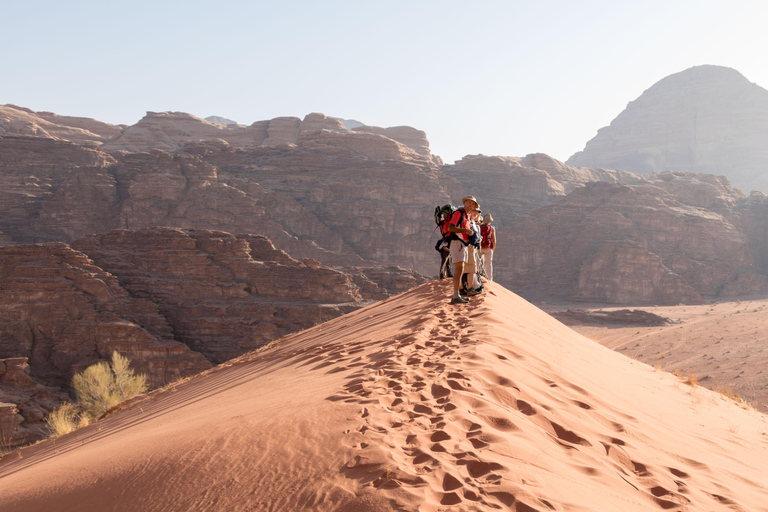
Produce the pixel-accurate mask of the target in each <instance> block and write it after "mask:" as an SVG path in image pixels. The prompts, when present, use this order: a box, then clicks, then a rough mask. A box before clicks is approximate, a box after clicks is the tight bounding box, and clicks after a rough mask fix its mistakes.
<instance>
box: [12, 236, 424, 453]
mask: <svg viewBox="0 0 768 512" xmlns="http://www.w3.org/2000/svg"><path fill="white" fill-rule="evenodd" d="M73 246H74V248H73V247H70V246H68V245H66V244H63V243H48V244H35V245H14V246H9V247H0V324H2V326H3V327H2V330H0V361H3V362H2V363H0V370H2V371H0V402H3V403H4V404H5V405H2V406H1V407H0V429H5V431H6V434H7V437H8V438H9V439H12V440H13V443H23V442H29V441H33V440H35V439H38V438H39V436H40V435H42V434H43V433H44V431H45V430H44V428H43V425H42V423H41V420H42V419H43V418H44V417H45V416H47V414H48V412H50V411H51V410H52V409H53V408H55V407H56V406H58V405H60V404H61V403H62V402H63V401H66V400H68V396H67V394H66V393H64V394H62V393H61V390H67V389H68V386H69V382H70V381H71V378H72V376H73V375H74V373H76V372H78V371H81V370H82V369H84V368H86V367H87V366H89V365H90V364H93V363H96V362H98V361H101V360H106V359H108V358H109V357H110V356H111V354H112V352H113V351H118V352H120V353H121V354H125V355H127V356H128V357H129V358H130V359H131V364H132V367H133V368H134V369H135V370H136V371H137V372H139V373H145V374H146V375H147V377H148V383H149V384H150V387H151V388H155V387H158V386H161V385H164V384H166V383H169V382H173V381H175V380H177V379H179V378H182V377H186V376H188V375H192V374H194V373H198V372H200V371H202V370H205V369H207V368H210V366H211V363H221V362H223V361H226V360H228V359H231V358H233V357H236V356H239V355H241V354H243V353H245V352H248V351H250V350H253V349H254V348H257V347H259V346H261V345H264V344H266V343H269V342H270V341H273V340H275V339H277V338H279V337H280V336H282V335H284V334H287V333H291V332H295V331H298V330H302V329H304V328H307V327H311V326H313V325H315V324H317V323H321V322H323V321H325V320H328V319H330V318H334V317H336V316H339V315H341V314H343V313H345V312H348V311H351V310H353V309H356V308H358V307H360V306H361V305H363V304H365V303H366V301H370V300H371V299H381V298H384V297H387V296H389V295H390V294H391V293H393V292H397V291H402V290H405V289H409V288H411V287H413V286H415V285H418V284H421V283H423V282H425V279H424V278H423V277H422V276H420V275H418V274H416V273H414V272H412V271H406V270H403V269H396V268H385V267H376V268H373V269H370V268H350V269H347V270H346V272H343V271H340V270H332V269H330V268H327V267H323V266H322V265H320V264H319V263H318V262H313V261H312V260H307V261H306V262H301V261H298V260H295V259H293V258H291V257H290V256H288V255H287V254H286V253H285V252H283V251H280V250H277V249H275V248H274V246H273V245H272V243H271V242H270V241H269V239H267V238H266V237H263V236H257V235H238V236H234V235H231V234H228V233H223V232H215V231H206V230H189V231H186V230H180V229H170V228H154V229H144V230H140V231H129V230H114V231H110V232H108V233H105V234H100V235H91V236H88V237H85V238H82V239H79V240H77V241H75V242H74V243H73ZM86 253H87V255H86ZM347 272H348V273H347ZM27 362H28V364H27ZM14 408H15V409H14ZM14 411H15V412H14ZM41 414H42V416H40V415H41ZM19 418H23V419H22V420H21V421H19Z"/></svg>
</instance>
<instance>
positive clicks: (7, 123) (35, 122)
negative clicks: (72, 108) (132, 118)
mask: <svg viewBox="0 0 768 512" xmlns="http://www.w3.org/2000/svg"><path fill="white" fill-rule="evenodd" d="M123 128H125V127H124V126H115V125H111V124H107V123H102V122H100V121H96V120H94V119H88V118H84V117H70V116H59V115H56V114H54V113H52V112H35V111H34V110H30V109H28V108H23V107H17V106H16V105H0V135H25V136H32V137H40V138H46V139H53V140H65V141H70V142H75V143H77V144H89V145H100V144H103V143H105V142H107V141H109V140H112V139H114V138H116V137H119V136H120V134H121V133H122V131H123Z"/></svg>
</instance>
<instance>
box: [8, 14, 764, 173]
mask: <svg viewBox="0 0 768 512" xmlns="http://www.w3.org/2000/svg"><path fill="white" fill-rule="evenodd" d="M0 3H1V4H2V11H0V12H2V18H3V22H2V29H0V48H2V65H1V66H0V104H7V103H12V104H16V105H20V106H24V107H28V108H31V109H33V110H47V111H52V112H55V113H57V114H62V115H73V116H83V117H92V118H95V119H98V120H101V121H105V122H108V123H113V124H134V123H136V122H137V121H138V120H139V119H141V118H142V117H143V116H144V114H145V112H146V111H154V112H159V111H167V110H170V111H183V112H188V113H190V114H194V115H196V116H198V117H207V116H211V115H218V116H223V117H226V118H230V119H233V120H235V121H237V122H239V123H241V124H251V123H253V122H255V121H259V120H263V119H271V118H273V117H280V116H297V117H304V116H305V115H306V114H308V113H310V112H322V113H324V114H326V115H329V116H335V117H341V118H345V119H356V120H359V121H361V122H364V123H366V124H369V125H374V126H383V127H387V126H399V125H409V126H413V127H415V128H418V129H420V130H424V131H425V132H426V133H427V137H428V138H429V141H430V145H431V147H432V151H433V152H434V153H436V154H438V155H440V156H441V157H443V159H444V160H445V161H446V162H449V163H450V162H453V161H454V160H456V159H459V158H461V157H462V156H464V155H467V154H478V153H482V154H486V155H508V156H524V155H526V154H528V153H534V152H542V153H547V154H549V155H551V156H553V157H555V158H557V159H560V160H566V159H567V158H568V157H569V156H571V155H572V154H573V153H575V152H576V151H579V150H581V149H583V148H584V145H585V143H586V142H587V140H589V139H591V138H592V137H593V136H594V135H595V134H596V132H597V130H598V128H601V127H603V126H606V125H607V124H609V123H610V121H611V120H612V119H613V118H615V117H616V116H617V115H618V114H619V113H620V112H621V111H622V110H623V109H624V108H625V107H626V105H627V103H628V102H629V101H631V100H634V99H635V98H637V97H638V96H639V95H640V94H642V92H643V91H644V90H646V89H647V88H649V87H650V86H651V85H653V84H654V83H655V82H657V81H659V80H660V79H662V78H664V77H665V76H668V75H670V74H673V73H677V72H679V71H683V70H684V69H687V68H689V67H692V66H696V65H701V64H717V65H722V66H728V67H731V68H734V69H736V70H738V71H739V72H741V73H742V74H743V75H744V76H746V77H747V79H749V80H750V81H752V82H755V83H757V84H758V85H760V86H762V87H765V88H768V55H766V51H767V50H768V29H767V28H766V27H768V2H765V1H763V0H760V1H742V0H729V1H727V2H726V1H718V0H692V1H688V0H660V1H657V0H644V1H622V0H610V1H602V0H601V1H589V0H582V1H574V0H557V1H555V0H551V1H542V0H536V1H532V0H525V1H498V2H497V1H482V0H476V1H475V2H467V1H461V2H458V1H451V0H439V1H437V0H436V1H418V0H408V1H399V0H388V1H386V2H385V1H380V2H373V1H366V0H353V1H341V0H339V1H336V0H315V1H289V0H282V1H270V2H266V1H228V0H217V1H215V2H204V1H195V0H185V1H183V2H181V1H163V0H151V1H144V0H133V1H131V2H111V1H109V0H99V1H78V0H70V1H61V0H56V1H36V2H19V1H11V0H0Z"/></svg>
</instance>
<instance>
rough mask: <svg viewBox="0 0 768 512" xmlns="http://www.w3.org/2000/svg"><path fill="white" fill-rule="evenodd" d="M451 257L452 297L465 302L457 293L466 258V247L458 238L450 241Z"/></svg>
mask: <svg viewBox="0 0 768 512" xmlns="http://www.w3.org/2000/svg"><path fill="white" fill-rule="evenodd" d="M451 259H452V260H453V267H454V271H453V298H454V299H455V300H459V299H461V300H459V302H466V299H463V298H462V297H461V296H460V295H459V289H460V288H461V275H462V274H463V273H464V262H465V261H466V260H467V249H466V247H465V246H464V244H463V243H461V242H460V241H458V240H452V241H451Z"/></svg>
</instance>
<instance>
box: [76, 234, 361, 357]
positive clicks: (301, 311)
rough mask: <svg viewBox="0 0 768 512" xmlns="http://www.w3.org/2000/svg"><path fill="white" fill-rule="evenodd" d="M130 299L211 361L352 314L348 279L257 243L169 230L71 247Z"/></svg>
mask: <svg viewBox="0 0 768 512" xmlns="http://www.w3.org/2000/svg"><path fill="white" fill-rule="evenodd" d="M73 247H74V248H76V249H77V250H79V251H82V252H83V253H85V254H88V256H89V257H91V258H92V259H93V260H94V262H95V263H96V264H97V265H99V266H100V267H101V268H103V269H105V270H107V271H108V272H110V273H111V274H113V275H115V276H116V277H117V279H118V280H119V282H120V284H121V285H122V286H123V287H124V288H125V289H126V290H128V291H129V292H130V294H131V295H133V296H137V297H139V296H140V297H143V298H145V299H147V300H149V301H151V302H152V303H153V304H156V305H157V306H158V308H159V310H160V312H161V313H162V315H163V316H164V317H165V318H166V319H167V320H168V322H169V324H170V326H171V328H172V330H173V333H174V336H175V339H177V340H179V341H181V342H183V343H185V344H186V345H187V346H189V347H190V348H192V349H193V350H195V351H196V352H199V353H201V354H203V355H205V357H206V358H207V359H209V360H210V361H212V362H214V363H222V362H224V361H227V360H229V359H231V358H233V357H236V356H238V355H241V354H243V353H244V352H247V351H249V350H253V349H255V348H257V347H259V346H261V345H265V344H266V343H269V342H270V341H272V340H275V339H277V338H279V337H280V336H283V335H285V334H287V333H289V332H295V331H298V330H301V329H305V328H307V327H311V326H313V325H315V324H317V323H320V322H322V321H324V320H327V319H329V318H333V317H335V316H338V315H340V314H342V312H346V311H348V310H349V309H354V308H355V307H357V306H358V305H359V303H360V302H361V301H362V296H361V295H360V292H359V290H358V288H357V286H355V285H354V284H353V283H352V281H351V278H350V277H349V276H347V275H345V274H343V273H342V272H339V271H335V270H331V269H329V268H325V267H318V268H313V267H310V266H307V265H306V264H304V263H302V262H300V261H297V260H294V259H292V258H290V257H289V256H287V255H286V254H285V253H283V252H282V251H278V250H276V249H275V248H274V247H272V245H271V243H269V241H268V240H267V239H265V238H263V237H256V236H253V235H243V236H234V235H231V234H229V233H224V232H217V231H201V230H189V231H186V230H179V229H171V228H157V229H143V230H137V231H129V230H115V231H110V232H109V233H105V234H98V235H91V236H88V237H85V238H82V239H80V240H76V241H75V242H74V243H73Z"/></svg>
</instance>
